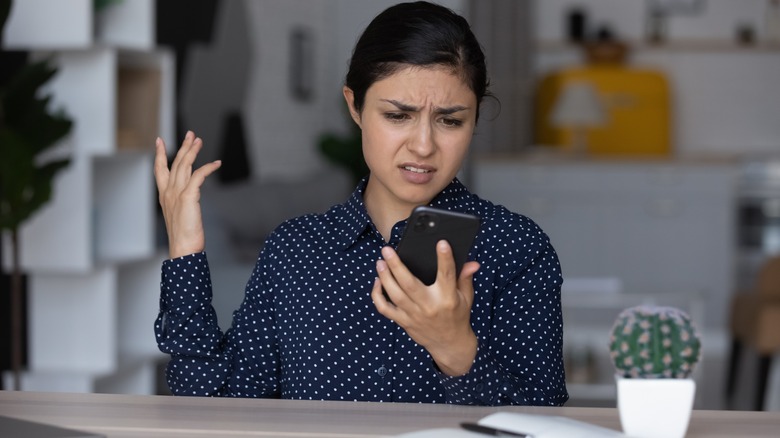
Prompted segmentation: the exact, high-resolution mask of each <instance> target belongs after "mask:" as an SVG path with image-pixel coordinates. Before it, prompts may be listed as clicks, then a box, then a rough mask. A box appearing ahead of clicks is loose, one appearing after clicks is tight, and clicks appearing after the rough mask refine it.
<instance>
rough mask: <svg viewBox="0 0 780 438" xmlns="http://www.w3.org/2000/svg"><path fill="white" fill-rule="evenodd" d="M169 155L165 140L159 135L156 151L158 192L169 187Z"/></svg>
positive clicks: (155, 169) (155, 171)
mask: <svg viewBox="0 0 780 438" xmlns="http://www.w3.org/2000/svg"><path fill="white" fill-rule="evenodd" d="M169 176H170V171H169V170H168V155H167V154H166V152H165V142H164V141H163V140H162V139H161V138H160V137H157V141H156V142H155V153H154V179H155V181H156V182H157V192H158V193H162V192H163V190H164V189H165V187H168V177H169Z"/></svg>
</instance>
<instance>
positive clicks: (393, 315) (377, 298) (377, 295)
mask: <svg viewBox="0 0 780 438" xmlns="http://www.w3.org/2000/svg"><path fill="white" fill-rule="evenodd" d="M382 291H383V287H382V281H381V280H380V279H379V278H377V279H376V281H375V282H374V287H373V288H372V289H371V299H372V300H373V301H374V306H375V307H376V310H377V311H378V312H379V313H381V314H382V315H384V316H385V317H386V318H388V319H392V320H394V321H396V322H397V321H398V318H399V314H398V313H399V311H398V308H397V307H396V306H395V305H394V304H392V303H390V302H389V301H387V299H386V298H385V295H384V294H383V293H382Z"/></svg>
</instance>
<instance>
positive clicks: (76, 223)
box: [4, 0, 175, 394]
mask: <svg viewBox="0 0 780 438" xmlns="http://www.w3.org/2000/svg"><path fill="white" fill-rule="evenodd" d="M154 10H155V3H154V0H133V1H125V2H121V3H118V4H115V5H110V6H108V7H106V8H104V9H102V10H100V11H98V12H95V11H93V1H92V0H25V1H15V2H14V3H13V7H12V10H11V15H10V17H9V20H8V23H7V25H6V29H5V35H4V41H5V48H7V49H14V50H29V51H31V52H32V55H31V56H32V57H33V58H42V57H48V58H51V59H53V61H54V62H55V64H56V65H57V67H58V73H57V75H55V77H54V78H53V79H52V81H51V82H50V83H49V84H47V87H48V89H47V92H49V93H51V95H52V105H53V107H55V108H58V107H61V108H63V109H64V110H65V111H66V112H67V113H68V115H69V116H70V117H71V118H72V119H73V121H74V126H73V129H72V131H71V133H70V135H69V136H68V138H67V139H66V140H64V141H63V142H62V144H61V145H59V146H58V147H57V150H58V153H65V154H67V155H68V156H69V157H70V159H71V163H70V165H69V166H68V167H67V168H66V169H65V170H63V171H62V172H61V173H60V174H59V175H58V176H57V179H56V181H55V187H54V195H53V199H52V201H50V202H49V203H48V204H47V205H46V206H44V207H43V208H42V209H41V210H40V211H39V212H38V213H37V214H36V215H35V217H33V218H32V219H31V220H30V221H28V222H27V223H26V224H25V226H24V227H23V229H22V230H21V245H22V246H21V258H22V267H23V269H24V271H25V272H26V273H27V274H28V275H29V289H28V290H29V294H30V298H29V327H28V329H29V332H30V345H29V369H28V371H27V372H26V373H25V374H24V376H23V379H22V385H23V389H25V390H43V391H76V392H92V391H101V392H126V393H140V394H144V393H152V392H153V391H154V385H155V373H154V369H155V367H156V361H157V359H158V358H159V357H161V354H160V353H158V352H157V348H156V344H155V340H154V333H153V331H152V322H153V320H154V318H155V316H156V313H157V305H158V295H159V269H160V263H161V261H162V259H163V258H164V254H162V253H160V252H159V251H158V250H157V248H156V247H155V236H156V231H155V224H156V221H155V217H154V216H155V204H156V193H155V187H154V177H153V169H152V163H153V145H154V138H155V137H156V136H158V135H159V136H161V137H163V138H166V139H168V140H169V142H168V143H169V144H173V143H174V142H173V141H170V140H172V139H173V131H174V126H173V125H174V122H173V121H174V111H173V109H174V68H175V67H174V57H173V54H172V53H169V52H168V51H166V50H163V49H159V48H156V47H155V35H154V28H155V17H154ZM4 240H5V242H4V244H5V245H6V247H5V248H6V249H8V248H9V247H8V244H9V242H8V239H7V238H6V239H4ZM5 252H6V253H9V252H8V251H5ZM9 265H10V261H9V260H5V268H6V269H7V268H8V267H9Z"/></svg>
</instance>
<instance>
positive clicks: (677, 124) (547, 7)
mask: <svg viewBox="0 0 780 438" xmlns="http://www.w3.org/2000/svg"><path fill="white" fill-rule="evenodd" d="M575 4H580V5H586V7H587V11H588V15H589V17H590V20H591V22H592V23H594V25H595V26H600V25H602V24H604V23H609V24H610V25H611V26H613V27H614V29H615V30H616V32H617V35H619V36H621V37H623V38H625V39H627V40H629V41H631V42H637V41H641V40H643V37H644V33H645V29H646V28H645V16H646V14H645V5H646V3H645V2H643V1H638V0H631V1H625V0H591V1H588V2H583V1H571V0H545V1H544V2H542V1H537V2H535V5H536V8H535V19H534V22H535V23H536V28H535V30H534V32H535V35H536V38H537V40H538V41H546V42H550V41H561V40H562V39H563V37H564V34H565V32H564V16H565V14H566V12H567V10H568V8H569V7H571V6H572V5H575ZM702 4H703V5H704V6H703V9H702V11H701V13H700V14H698V15H695V16H673V17H671V18H670V20H669V23H668V24H669V26H668V35H669V37H668V41H669V44H667V45H662V46H657V47H655V46H647V45H646V44H645V45H637V44H633V45H632V46H633V47H634V52H633V58H632V63H633V64H634V65H637V66H644V67H651V68H658V69H661V70H663V71H665V72H666V73H667V75H668V77H669V80H670V83H671V86H672V90H673V96H674V97H673V99H674V103H675V106H674V108H673V114H674V115H673V126H674V128H675V133H674V138H673V142H674V145H675V147H676V149H677V150H678V151H679V152H681V153H694V154H696V153H710V152H716V153H721V152H724V153H756V154H765V153H780V87H778V86H777V81H778V72H780V46H778V45H777V44H775V45H771V46H768V45H765V44H764V43H763V38H764V34H763V29H764V27H763V26H764V17H765V11H766V9H765V8H766V2H765V1H764V0H743V1H739V2H734V1H729V0H709V1H704V2H703V3H702ZM742 24H749V25H750V26H752V27H753V28H754V29H755V32H756V38H757V41H758V42H759V44H758V45H756V46H752V47H746V48H741V47H739V46H737V45H735V44H734V43H733V41H734V35H735V31H736V28H737V26H739V25H742ZM579 62H580V56H579V53H577V52H576V51H573V50H571V49H566V48H561V47H560V46H558V47H555V46H550V45H544V44H542V45H541V48H540V49H539V50H538V52H537V56H536V71H537V73H538V74H540V75H541V74H544V73H545V72H548V71H550V70H551V69H555V68H559V67H563V66H568V65H572V64H576V63H579Z"/></svg>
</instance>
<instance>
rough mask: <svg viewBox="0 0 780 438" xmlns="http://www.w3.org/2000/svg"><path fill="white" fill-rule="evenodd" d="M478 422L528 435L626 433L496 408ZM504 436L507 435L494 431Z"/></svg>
mask: <svg viewBox="0 0 780 438" xmlns="http://www.w3.org/2000/svg"><path fill="white" fill-rule="evenodd" d="M477 424H479V425H480V426H488V427H491V428H495V429H499V430H504V431H509V432H514V433H520V434H527V435H528V437H529V438H612V437H625V436H626V435H624V434H622V433H620V432H618V431H616V430H613V429H608V428H606V427H601V426H596V425H595V424H590V423H586V422H583V421H578V420H572V419H571V418H566V417H561V416H557V415H535V414H521V413H515V412H497V413H495V414H490V415H488V416H487V417H485V418H483V419H481V420H479V421H478V422H477ZM486 436H487V435H485V434H482V433H478V432H471V431H468V430H465V429H456V428H441V429H428V430H420V431H417V432H411V433H406V434H403V435H398V438H478V437H486ZM497 436H507V435H497Z"/></svg>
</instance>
